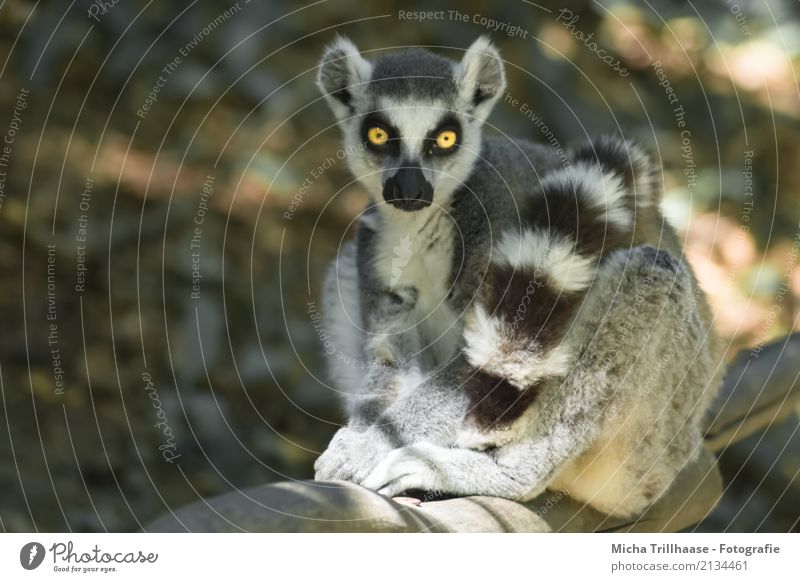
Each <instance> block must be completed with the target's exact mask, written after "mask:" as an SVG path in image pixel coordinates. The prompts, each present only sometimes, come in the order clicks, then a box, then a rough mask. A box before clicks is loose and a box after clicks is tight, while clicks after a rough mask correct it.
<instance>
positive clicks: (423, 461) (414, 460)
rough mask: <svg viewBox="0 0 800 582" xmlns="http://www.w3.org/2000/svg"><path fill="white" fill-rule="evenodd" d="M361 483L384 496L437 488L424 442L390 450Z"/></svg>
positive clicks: (429, 456) (437, 484)
mask: <svg viewBox="0 0 800 582" xmlns="http://www.w3.org/2000/svg"><path fill="white" fill-rule="evenodd" d="M361 485H362V486H364V487H366V488H367V489H372V490H374V491H377V492H378V493H380V494H381V495H385V496H386V497H395V496H397V495H399V494H400V493H403V492H404V491H411V490H421V491H435V490H438V489H440V487H439V483H438V479H437V473H436V470H435V467H434V466H433V465H432V461H431V455H430V454H429V452H428V451H427V449H426V447H425V445H424V444H416V445H411V446H407V447H403V448H400V449H395V450H393V451H392V452H390V453H389V454H388V455H387V456H386V458H385V459H383V460H382V461H381V462H380V463H378V465H377V466H376V467H375V469H373V470H372V472H371V473H370V474H369V476H368V477H367V478H366V479H364V480H363V481H361Z"/></svg>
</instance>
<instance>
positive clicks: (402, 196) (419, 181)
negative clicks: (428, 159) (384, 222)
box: [383, 164, 433, 212]
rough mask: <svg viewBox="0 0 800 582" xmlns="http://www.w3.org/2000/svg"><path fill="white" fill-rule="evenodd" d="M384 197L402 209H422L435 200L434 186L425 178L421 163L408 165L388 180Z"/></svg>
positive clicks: (384, 188)
mask: <svg viewBox="0 0 800 582" xmlns="http://www.w3.org/2000/svg"><path fill="white" fill-rule="evenodd" d="M383 199H384V200H386V202H388V203H389V204H391V205H392V206H394V207H395V208H399V209H400V210H406V211H409V212H410V211H414V210H420V209H422V208H425V207H426V206H430V204H431V202H432V201H433V187H432V186H431V185H430V183H429V182H428V181H427V180H426V179H425V175H424V174H423V173H422V169H421V168H420V167H419V165H416V164H414V165H408V166H404V167H402V168H400V169H399V170H397V172H396V173H395V175H394V176H392V177H391V178H389V179H388V180H386V183H385V184H384V186H383Z"/></svg>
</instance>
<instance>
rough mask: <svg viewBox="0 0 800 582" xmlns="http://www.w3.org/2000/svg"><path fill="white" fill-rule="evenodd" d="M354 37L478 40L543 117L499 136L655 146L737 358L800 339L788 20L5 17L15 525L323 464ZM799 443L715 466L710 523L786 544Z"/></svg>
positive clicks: (567, 7)
mask: <svg viewBox="0 0 800 582" xmlns="http://www.w3.org/2000/svg"><path fill="white" fill-rule="evenodd" d="M101 5H104V6H103V7H102V8H101ZM420 9H422V10H444V11H445V13H446V14H447V15H446V17H445V19H444V20H441V19H439V20H429V21H422V22H420V21H417V20H409V19H404V18H400V17H399V13H398V11H399V10H420ZM451 10H458V12H459V14H460V17H454V16H451V15H450V13H448V12H447V11H451ZM226 11H227V12H226ZM464 16H466V18H465V17H464ZM575 17H577V18H575ZM488 19H491V21H493V22H494V23H500V24H497V25H496V26H495V25H492V24H491V23H490V21H489V20H488ZM502 23H505V24H502ZM501 24H502V26H501ZM492 27H494V28H496V30H492ZM513 27H517V28H516V29H514V28H513ZM337 32H338V33H342V34H345V35H347V36H349V37H350V38H351V39H352V40H353V41H354V42H355V43H356V44H357V45H358V46H359V47H360V48H361V49H362V50H363V51H365V53H366V55H367V56H369V55H370V54H373V55H374V54H379V52H380V51H384V50H389V49H392V48H394V47H402V46H409V45H422V46H430V47H436V50H438V51H440V52H441V53H442V54H445V55H448V56H450V57H451V58H454V59H457V58H460V54H461V51H462V50H463V49H464V48H465V47H467V46H468V45H469V43H470V42H471V41H472V40H473V39H474V38H475V37H476V36H478V35H479V34H483V33H489V34H490V35H491V37H492V39H493V41H494V42H495V43H496V44H497V45H498V46H499V48H500V50H501V52H502V54H503V57H504V58H505V59H506V60H507V62H508V64H507V72H508V77H509V94H510V95H512V96H513V98H515V99H517V100H518V101H519V103H520V104H522V103H524V104H526V106H527V108H526V109H525V110H523V109H522V108H521V107H520V106H519V105H518V106H514V105H512V104H511V103H510V102H505V103H501V104H500V105H499V106H498V107H497V109H496V111H495V113H494V115H493V116H492V118H491V122H492V124H493V127H491V128H488V129H487V131H489V132H500V131H502V132H507V133H510V134H514V135H519V136H525V137H529V138H532V139H534V140H537V141H540V142H543V143H550V144H551V145H553V147H562V148H566V147H568V146H569V145H572V144H575V143H577V142H580V141H581V140H583V139H586V138H587V137H588V136H592V135H596V134H598V133H601V132H604V131H617V132H622V133H624V134H625V135H626V136H628V137H635V138H637V139H639V140H640V141H641V142H642V143H644V144H645V145H646V146H647V147H648V148H650V150H651V151H652V152H653V153H654V155H655V156H656V157H657V158H659V159H660V161H661V163H662V165H663V168H664V174H663V175H664V187H665V192H666V194H665V209H666V211H667V213H668V215H669V216H670V218H671V219H672V221H673V223H674V224H675V225H676V226H677V227H678V229H679V231H680V233H681V236H682V237H683V238H684V241H685V247H686V252H687V256H688V258H689V260H690V261H691V263H692V265H693V267H694V268H695V270H696V272H697V274H698V276H699V278H700V280H701V283H702V285H703V287H704V288H705V290H706V292H707V293H708V296H709V298H710V300H711V302H712V304H713V307H714V310H715V313H716V327H717V330H718V331H719V333H720V334H721V335H722V336H723V337H724V338H725V339H726V340H727V342H728V346H729V347H728V354H729V357H732V356H733V355H734V354H735V353H736V352H737V351H739V350H742V349H750V348H752V347H754V346H756V345H758V344H761V343H764V342H766V341H769V340H771V339H774V338H778V337H780V336H783V335H785V334H787V333H789V332H791V331H792V330H793V329H795V330H800V322H799V319H798V315H800V265H799V264H798V251H799V250H800V196H799V195H798V194H800V132H799V131H798V129H799V128H800V123H798V121H799V119H800V93H799V91H800V89H799V87H800V85H799V84H798V78H797V66H796V65H797V63H798V54H799V51H800V5H798V4H797V3H796V2H791V1H789V0H786V1H774V0H770V1H769V2H766V1H753V2H746V1H745V0H739V2H738V3H736V2H727V1H725V0H713V1H703V2H699V1H696V2H694V3H691V2H681V1H677V0H675V1H650V2H644V1H643V2H641V3H639V2H623V1H612V0H601V1H599V2H581V1H569V0H567V1H564V2H559V3H545V2H539V3H536V4H535V3H531V2H523V1H513V0H508V1H504V2H496V3H492V4H488V3H481V2H470V1H467V2H458V3H455V2H449V3H444V2H416V1H410V0H404V1H403V2H394V1H389V2H386V1H383V2H380V3H377V2H376V3H368V2H364V1H363V0H362V1H350V0H328V1H320V2H317V3H315V4H314V5H311V6H309V7H305V8H304V7H303V6H302V5H301V4H300V3H296V2H289V1H288V0H287V1H282V0H269V1H263V2H261V1H259V2H256V1H253V2H246V1H245V0H240V1H239V2H238V3H236V2H230V3H229V2H227V0H224V1H216V2H211V1H202V2H198V1H194V2H187V3H177V2H169V3H168V2H144V1H129V0H120V1H118V2H117V3H116V4H113V3H112V2H106V3H102V2H72V3H69V2H47V3H37V2H33V1H20V0H18V1H14V0H11V1H9V0H6V1H5V2H0V134H2V135H3V136H4V137H5V142H4V143H0V156H3V155H4V156H5V157H0V172H3V174H2V175H0V269H2V274H3V276H2V279H1V280H0V285H2V289H0V313H2V322H3V334H2V336H0V378H1V379H2V391H1V392H2V400H1V401H0V402H1V403H2V410H3V414H2V415H0V425H3V428H2V430H0V492H1V493H0V530H6V531H20V530H32V529H39V530H65V529H70V530H74V531H98V530H99V531H102V530H110V531H120V530H122V531H127V530H134V529H137V528H140V527H142V526H143V525H145V524H146V523H147V522H149V521H151V520H152V519H154V518H155V517H157V516H159V515H161V514H163V513H165V512H168V511H169V509H170V508H175V507H177V506H180V505H183V504H185V503H187V502H190V501H193V500H196V499H197V498H198V497H201V496H208V495H212V494H216V493H220V492H223V491H227V490H230V489H232V488H233V487H247V486H253V485H258V484H261V483H265V482H270V481H275V480H281V479H294V478H310V477H311V476H312V469H311V467H312V463H313V461H314V459H315V458H316V456H317V455H318V454H319V453H320V452H321V451H322V450H323V448H324V446H325V444H326V443H327V441H328V439H329V438H330V436H331V435H332V434H333V432H335V430H336V428H337V427H338V425H339V424H340V423H341V422H342V421H343V417H342V415H341V412H340V410H339V408H338V406H337V401H336V398H335V393H334V392H333V391H332V390H331V389H329V388H327V387H326V385H325V384H324V371H323V368H322V365H321V354H322V348H321V344H320V330H319V329H315V327H314V325H313V320H312V317H311V316H310V314H309V304H310V303H312V304H313V303H314V302H318V300H319V285H320V281H321V277H322V274H323V272H324V268H325V264H326V263H327V262H328V261H329V260H330V259H331V258H332V257H333V256H335V253H336V250H337V248H338V246H339V245H340V244H341V241H342V240H343V239H342V237H347V236H350V235H351V232H352V223H351V221H352V219H353V217H354V216H355V215H356V214H357V213H358V212H359V211H360V210H361V208H362V207H363V205H364V204H365V201H366V194H365V192H364V191H362V190H361V189H360V188H359V187H358V186H357V185H355V184H353V183H352V181H351V177H350V176H349V174H348V172H347V170H346V167H345V164H344V162H342V161H341V160H338V159H337V158H336V155H335V153H336V151H337V150H338V149H339V147H340V145H339V141H338V130H337V128H336V126H335V125H333V120H332V116H331V115H329V112H328V111H327V108H326V106H325V104H324V103H323V102H322V101H321V99H320V98H319V95H318V93H317V90H316V87H315V86H314V75H315V66H316V64H317V62H318V59H319V56H320V53H321V50H322V47H323V46H324V45H325V44H326V43H327V42H330V41H331V40H332V38H333V37H334V35H335V33H337ZM589 35H593V36H592V37H591V38H589ZM371 51H374V52H371ZM176 59H177V60H176ZM9 138H10V140H11V143H9ZM0 139H2V138H0ZM3 147H5V148H6V149H5V150H4V149H2V148H3ZM329 157H333V158H334V159H335V163H333V164H328V165H330V166H331V167H329V168H326V169H324V171H322V172H317V170H316V169H317V168H318V167H319V166H320V165H321V164H323V162H324V161H325V160H326V159H327V158H329ZM315 174H316V176H315ZM304 183H305V184H306V186H303V185H304ZM301 187H302V191H301ZM204 188H205V192H204ZM198 220H199V221H200V222H198ZM198 228H199V231H200V232H199V234H198V232H197V230H196V229H198ZM198 275H199V277H198ZM198 279H199V280H198ZM193 285H194V287H193ZM53 326H55V328H54V327H53ZM56 363H57V365H56ZM797 426H798V423H797V419H796V418H794V419H793V420H791V421H789V422H787V423H785V424H784V425H782V426H780V427H775V428H773V429H772V430H770V431H768V432H767V433H766V434H765V435H763V438H761V436H762V435H758V437H754V438H752V439H750V440H748V441H745V442H744V443H742V444H740V445H738V446H737V447H733V448H731V449H729V450H728V451H726V453H725V454H724V455H723V458H722V460H721V467H722V470H723V474H724V476H725V478H726V482H727V483H730V484H731V486H730V488H729V489H728V491H727V492H726V495H725V497H724V499H723V502H722V504H721V505H720V507H719V508H718V510H717V511H716V512H715V513H714V514H713V515H712V516H711V517H710V518H709V519H708V520H706V522H704V523H703V524H702V525H701V526H700V529H709V530H720V529H725V528H727V529H728V530H731V531H753V530H758V529H760V530H772V531H774V530H780V531H785V530H787V529H789V528H791V527H795V528H796V527H797V521H796V520H797V519H798V515H799V511H800V510H798V507H800V481H798V479H797V471H798V467H800V435H798V432H797V431H796V428H797ZM6 427H7V428H6ZM167 429H169V432H167ZM756 443H757V446H756ZM751 453H752V454H751ZM170 459H171V461H170Z"/></svg>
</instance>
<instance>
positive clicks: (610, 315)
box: [362, 247, 704, 513]
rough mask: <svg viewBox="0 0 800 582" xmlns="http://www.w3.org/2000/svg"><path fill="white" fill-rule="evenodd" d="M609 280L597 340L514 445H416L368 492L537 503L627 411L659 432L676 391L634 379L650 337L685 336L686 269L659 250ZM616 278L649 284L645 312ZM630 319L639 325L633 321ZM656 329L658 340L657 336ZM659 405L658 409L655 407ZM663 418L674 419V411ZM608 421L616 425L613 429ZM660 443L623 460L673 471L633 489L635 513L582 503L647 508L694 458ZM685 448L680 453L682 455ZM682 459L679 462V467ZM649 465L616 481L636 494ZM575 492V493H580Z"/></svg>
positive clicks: (664, 340) (535, 409) (698, 330)
mask: <svg viewBox="0 0 800 582" xmlns="http://www.w3.org/2000/svg"><path fill="white" fill-rule="evenodd" d="M604 275H607V276H608V277H607V278H606V280H605V281H604V284H603V285H602V288H601V289H599V290H600V291H601V293H600V295H598V296H595V297H593V301H592V303H593V306H594V307H595V308H596V309H595V311H597V312H599V313H600V315H597V316H596V317H597V319H596V320H592V321H588V322H585V323H584V325H586V326H587V327H591V326H594V325H597V323H598V322H599V321H603V320H604V321H603V323H602V324H600V328H599V331H598V336H596V337H595V338H592V340H591V341H590V343H589V345H588V346H585V349H584V351H583V353H582V355H581V357H580V359H579V361H578V362H577V363H576V364H575V366H574V367H573V369H572V370H571V371H570V373H569V375H568V376H567V377H566V378H565V379H564V380H563V381H548V382H547V383H546V385H545V386H544V387H543V389H542V392H541V395H540V398H539V399H537V400H536V402H535V403H534V404H533V405H532V407H531V408H530V409H529V410H528V411H527V412H526V414H525V415H524V416H523V417H522V418H520V419H519V421H517V423H516V424H515V426H514V433H515V437H516V438H514V439H513V440H511V441H510V442H508V443H506V444H501V445H500V446H498V447H497V448H495V449H492V450H488V451H476V450H470V449H466V448H448V447H446V446H440V445H438V444H434V443H430V442H418V443H415V444H413V445H410V446H407V447H404V448H402V449H398V450H395V451H392V452H391V453H390V454H389V456H388V457H387V458H386V459H385V460H384V461H382V462H381V463H380V464H379V465H378V466H377V467H376V468H375V469H374V470H373V471H372V472H371V473H370V475H369V476H368V477H367V478H366V479H365V480H364V481H363V482H362V484H363V485H364V486H366V487H369V488H372V489H376V490H378V491H379V492H381V493H382V494H385V495H390V496H391V495H397V494H399V493H401V492H402V491H404V490H412V489H422V490H430V491H440V492H447V493H453V494H459V495H476V494H480V495H495V496H501V497H509V498H520V499H529V498H532V497H534V496H535V495H538V494H539V493H541V492H542V491H543V490H544V489H545V488H546V487H548V486H550V485H552V484H553V482H554V479H556V478H558V477H559V475H560V473H561V471H562V470H563V469H564V468H565V467H567V466H568V465H569V464H570V463H571V462H572V461H574V460H576V459H578V458H579V457H580V456H581V455H582V454H583V453H585V452H586V451H587V450H589V449H590V448H592V447H593V446H594V443H595V442H596V441H597V438H598V436H599V435H600V434H601V433H606V434H609V431H610V434H615V433H614V431H615V430H616V428H619V427H618V426H617V424H616V419H618V418H621V416H620V414H621V413H620V411H622V414H631V412H632V411H631V410H630V409H631V408H634V409H635V412H634V414H635V415H637V416H640V415H641V416H642V417H643V418H645V421H646V422H647V423H650V424H651V425H654V426H655V425H658V424H659V423H660V421H659V416H660V413H661V412H663V411H661V410H660V409H661V408H662V407H664V406H667V407H671V406H672V405H671V398H672V397H673V394H672V392H671V391H670V387H669V386H664V387H663V392H662V393H661V395H659V394H648V393H644V394H642V390H641V388H642V386H641V382H640V378H641V377H642V375H641V374H639V375H636V373H635V372H631V371H632V370H635V367H636V365H637V363H638V362H637V353H636V348H635V346H636V345H637V343H639V342H641V341H644V340H645V339H646V340H647V341H648V343H649V344H650V345H649V347H648V349H649V350H651V351H653V352H656V353H657V352H658V351H659V350H664V349H665V347H666V345H667V344H668V343H669V342H670V341H672V338H674V337H676V334H680V336H682V337H683V336H685V333H684V331H685V330H683V327H684V325H685V323H686V322H685V321H682V320H681V317H680V311H681V309H683V308H684V307H685V306H686V304H687V302H688V301H689V299H688V296H689V295H691V293H692V289H693V282H692V279H691V275H690V274H689V272H688V270H686V269H685V268H684V267H683V266H682V265H681V264H680V263H679V261H677V260H675V259H673V258H671V257H670V256H669V255H668V254H667V253H665V252H663V251H662V252H659V251H656V250H655V249H653V248H652V247H638V248H635V249H633V250H632V251H629V252H626V251H620V252H619V253H616V254H615V256H614V257H613V260H612V264H611V266H610V268H609V269H604ZM614 276H616V277H618V279H617V280H619V281H621V285H622V286H624V287H625V288H626V289H630V288H631V287H635V286H637V285H639V286H642V285H644V286H646V288H645V289H644V290H643V291H642V298H641V301H642V306H641V307H640V308H639V309H640V312H639V313H637V314H632V311H631V306H630V305H629V303H628V299H629V298H628V297H627V296H624V297H619V296H615V293H616V289H617V285H616V284H615V281H614ZM605 306H608V307H607V312H604V309H605ZM662 311H663V312H664V313H663V314H661V312H662ZM632 317H633V318H635V319H636V321H631V318H632ZM662 319H663V323H664V325H659V328H658V329H656V330H653V329H652V322H658V323H660V322H661V321H662ZM689 328H690V332H691V333H690V334H689V335H688V337H687V338H686V341H688V343H690V344H691V346H690V347H689V348H688V350H689V351H688V352H687V353H690V352H691V350H692V349H698V350H702V345H703V341H704V338H703V333H702V325H700V324H699V323H697V322H696V321H695V322H694V323H691V324H690V325H689ZM620 330H625V332H624V333H626V334H630V335H629V336H626V337H625V338H624V339H622V345H620V346H619V347H620V348H621V349H623V350H626V353H625V355H620V356H617V355H616V354H609V352H608V350H609V348H610V347H611V348H612V349H616V347H617V344H616V343H615V342H618V341H620V338H619V337H618V334H619V333H620ZM648 330H651V331H652V332H653V333H652V336H651V337H649V338H648V337H647V331H648ZM590 337H591V336H590ZM689 340H690V341H689ZM647 355H648V356H651V355H652V354H650V353H648V354H647ZM639 365H640V366H641V364H639ZM631 374H633V376H631ZM661 379H662V378H661V377H658V378H656V379H655V380H656V382H658V381H659V380H661ZM673 380H674V379H673ZM691 380H692V381H697V380H702V379H701V378H692V379H691ZM659 388H661V387H659ZM651 401H656V402H657V404H656V405H655V406H651V404H650V402H651ZM685 406H686V407H687V411H688V409H690V408H691V407H692V404H691V402H688V403H686V404H685ZM639 407H649V408H642V409H640V408H639ZM667 412H669V411H667ZM689 414H690V412H687V415H689ZM663 416H667V415H666V413H664V414H663ZM682 418H684V419H685V418H686V417H685V416H684V417H682ZM610 419H614V420H615V422H610ZM684 428H685V427H682V426H680V422H677V423H676V425H675V426H670V427H663V426H661V427H659V428H658V429H655V430H658V431H659V432H662V433H663V432H667V431H669V433H670V435H675V433H676V432H681V431H682V430H683V429H684ZM627 429H630V427H627ZM650 430H651V431H653V430H654V429H650ZM650 436H652V435H649V434H648V432H647V429H642V430H640V431H639V432H637V434H635V435H627V437H626V439H625V440H623V441H621V442H623V443H628V444H630V445H631V447H633V446H635V443H638V442H640V441H641V440H643V439H644V440H649V439H650ZM662 436H664V435H661V434H659V435H657V436H656V437H655V438H654V439H653V445H652V446H648V447H647V450H645V451H642V450H636V451H633V449H631V450H626V451H624V452H623V454H622V456H621V457H620V458H624V456H625V453H635V454H638V455H640V456H641V455H642V454H645V455H646V456H647V458H650V457H651V456H652V457H653V458H654V459H656V458H658V459H660V462H661V464H662V465H664V466H666V467H668V469H667V470H665V471H661V472H660V474H659V476H658V478H659V479H660V483H659V484H658V485H659V486H658V487H656V488H654V489H652V490H651V491H650V492H649V497H648V496H644V497H642V496H640V495H638V494H636V493H633V492H630V491H629V492H630V493H631V496H630V497H629V500H628V501H629V502H628V503H627V505H624V504H622V500H623V496H621V495H618V496H617V498H616V502H617V504H616V505H614V506H611V505H610V503H609V500H607V499H606V500H603V501H604V503H595V502H596V501H598V500H596V499H593V498H591V496H590V495H588V490H580V491H579V493H580V495H579V496H578V497H579V498H581V499H582V500H584V501H587V502H589V503H591V504H594V505H598V506H600V507H601V508H602V509H604V510H608V509H609V508H611V509H614V510H618V512H619V513H632V512H635V511H638V510H640V509H641V508H642V507H643V505H644V504H646V503H647V502H650V501H652V500H653V499H654V497H655V496H656V495H657V494H658V493H660V492H661V491H663V488H664V487H665V486H666V485H668V483H669V481H670V479H671V477H672V476H674V473H675V472H677V470H679V469H680V466H681V465H682V463H683V462H685V461H686V460H688V458H689V454H690V453H689V451H686V450H682V449H683V448H685V447H683V445H682V444H681V443H680V442H676V443H674V444H670V443H668V442H667V441H668V440H669V439H668V438H667V439H664V438H662ZM626 446H627V445H626ZM678 448H681V450H680V451H677V449H678ZM614 452H615V453H618V452H619V451H614ZM677 457H681V460H678V459H677ZM641 460H642V459H641V458H638V457H637V459H633V461H635V462H630V463H628V464H627V465H626V464H625V462H622V463H620V465H619V466H618V467H617V470H618V474H617V475H615V476H614V477H613V478H614V479H616V480H617V481H619V482H625V483H626V484H627V485H628V487H629V488H631V489H635V488H637V487H640V486H641V478H642V476H643V471H641V470H639V469H640V468H641V467H643V466H646V463H642V462H641ZM573 477H574V482H573V484H579V482H580V478H581V475H580V471H577V472H575V473H573ZM645 484H647V485H648V487H645V488H644V489H651V487H650V485H652V479H651V481H650V482H649V483H648V482H646V483H645ZM575 489H576V490H577V488H575ZM585 491H586V492H585ZM570 492H571V493H572V492H573V491H572V489H571V490H570Z"/></svg>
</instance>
